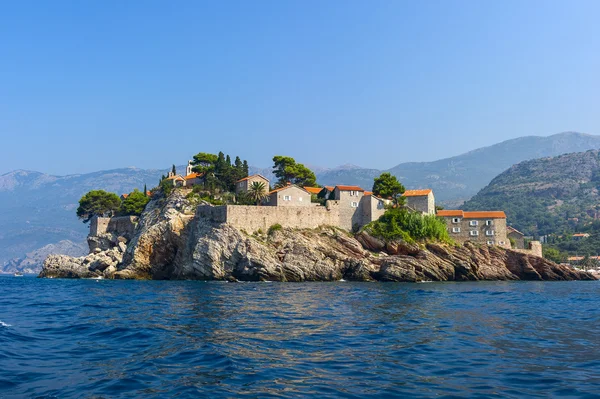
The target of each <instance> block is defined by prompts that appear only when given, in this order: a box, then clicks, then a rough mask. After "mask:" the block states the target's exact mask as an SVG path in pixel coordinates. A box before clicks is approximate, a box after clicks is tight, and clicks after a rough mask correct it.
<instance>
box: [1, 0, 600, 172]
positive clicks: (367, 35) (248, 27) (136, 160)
mask: <svg viewBox="0 0 600 399" xmlns="http://www.w3.org/2000/svg"><path fill="white" fill-rule="evenodd" d="M598 15H600V2H599V1H596V0H590V1H584V0H575V1H552V0H544V1H536V0H528V1H510V0H507V1H458V0H456V1H450V0H440V1H433V0H432V1H400V0H390V1H383V0H380V1H351V0H344V1H342V0H330V1H311V0H306V1H292V0H286V1H280V0H257V1H245V0H244V1H212V2H209V1H196V0H194V1H184V0H178V1H152V0H145V1H122V0H118V1H111V0H103V1H84V2H82V1H61V0H52V1H50V0H47V1H28V0H22V1H13V2H8V1H7V2H1V3H0V137H1V138H2V144H1V145H0V174H2V173H6V172H8V171H10V170H14V169H28V170H37V171H41V172H45V173H51V174H59V175H63V174H72V173H85V172H92V171H97V170H104V169H112V168H119V167H127V166H136V167H140V168H167V167H169V165H171V164H173V163H175V164H178V165H179V164H183V163H185V162H186V160H187V159H189V158H190V157H191V156H192V155H193V154H195V153H198V152H213V153H216V152H218V151H223V152H225V153H228V154H231V155H232V156H235V155H240V156H241V157H242V158H243V159H247V160H248V162H249V163H250V165H255V166H259V167H269V166H271V164H272V161H271V159H272V157H273V156H274V155H288V156H292V157H294V158H295V159H296V160H297V161H298V162H302V163H306V164H309V165H318V166H321V167H335V166H337V165H341V164H355V165H359V166H362V167H370V168H379V169H385V168H391V167H393V166H395V165H397V164H399V163H401V162H408V161H430V160H436V159H440V158H445V157H448V156H453V155H458V154H461V153H464V152H466V151H468V150H472V149H475V148H478V147H482V146H486V145H491V144H494V143H497V142H500V141H504V140H507V139H510V138H516V137H521V136H528V135H540V136H546V135H551V134H555V133H559V132H562V131H578V132H583V133H590V134H600V111H599V105H600V101H599V100H600V73H598V71H600V24H599V23H598Z"/></svg>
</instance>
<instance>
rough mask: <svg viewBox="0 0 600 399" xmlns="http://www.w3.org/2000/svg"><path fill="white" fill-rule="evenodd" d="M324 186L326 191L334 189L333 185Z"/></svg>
mask: <svg viewBox="0 0 600 399" xmlns="http://www.w3.org/2000/svg"><path fill="white" fill-rule="evenodd" d="M325 188H326V189H327V190H328V191H333V190H334V189H335V187H333V186H325Z"/></svg>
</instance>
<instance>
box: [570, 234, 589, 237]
mask: <svg viewBox="0 0 600 399" xmlns="http://www.w3.org/2000/svg"><path fill="white" fill-rule="evenodd" d="M589 236H590V235H589V234H588V233H575V234H573V237H589Z"/></svg>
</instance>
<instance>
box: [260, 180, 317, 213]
mask: <svg viewBox="0 0 600 399" xmlns="http://www.w3.org/2000/svg"><path fill="white" fill-rule="evenodd" d="M265 205H268V206H285V207H292V206H293V207H309V206H312V204H311V202H310V193H309V192H308V191H306V190H305V189H303V188H302V187H298V186H296V185H293V184H289V183H288V185H287V186H284V187H281V188H277V189H275V190H273V191H271V192H270V193H269V196H268V198H267V200H266V203H265ZM315 205H316V204H315Z"/></svg>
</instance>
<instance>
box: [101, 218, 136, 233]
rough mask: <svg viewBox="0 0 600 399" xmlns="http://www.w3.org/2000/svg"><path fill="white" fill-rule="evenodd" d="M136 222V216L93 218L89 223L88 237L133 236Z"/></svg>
mask: <svg viewBox="0 0 600 399" xmlns="http://www.w3.org/2000/svg"><path fill="white" fill-rule="evenodd" d="M138 220H139V218H138V217H137V216H116V217H112V218H104V217H94V218H92V220H91V221H90V236H100V235H102V234H106V233H113V234H116V235H118V236H124V237H130V236H131V235H133V232H134V230H135V226H136V225H137V223H138Z"/></svg>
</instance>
